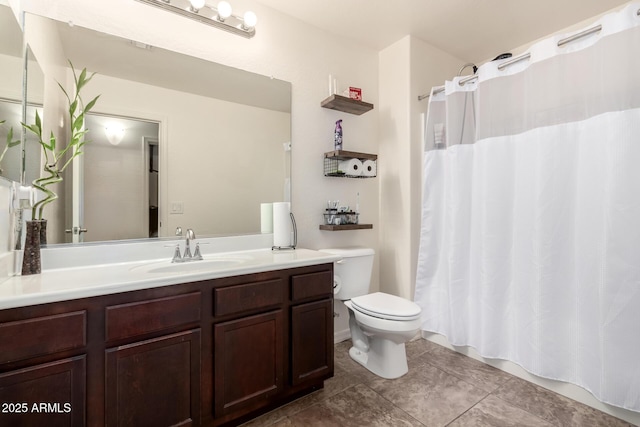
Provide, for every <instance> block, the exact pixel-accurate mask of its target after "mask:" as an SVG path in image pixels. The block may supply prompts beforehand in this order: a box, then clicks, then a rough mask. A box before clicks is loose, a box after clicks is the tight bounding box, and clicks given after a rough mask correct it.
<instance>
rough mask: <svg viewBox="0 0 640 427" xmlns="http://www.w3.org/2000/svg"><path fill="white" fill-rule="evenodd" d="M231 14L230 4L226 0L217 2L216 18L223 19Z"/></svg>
mask: <svg viewBox="0 0 640 427" xmlns="http://www.w3.org/2000/svg"><path fill="white" fill-rule="evenodd" d="M230 16H231V5H230V4H229V3H227V2H226V1H221V2H220V3H218V20H220V21H224V20H225V19H227V18H228V17H230Z"/></svg>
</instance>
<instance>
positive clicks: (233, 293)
mask: <svg viewBox="0 0 640 427" xmlns="http://www.w3.org/2000/svg"><path fill="white" fill-rule="evenodd" d="M282 301H283V284H282V280H281V279H275V280H265V281H262V282H255V283H246V284H244V285H236V286H229V287H226V288H217V289H214V291H213V313H214V316H224V315H227V314H234V313H241V312H243V311H250V310H255V309H258V308H266V307H273V306H275V305H279V304H282Z"/></svg>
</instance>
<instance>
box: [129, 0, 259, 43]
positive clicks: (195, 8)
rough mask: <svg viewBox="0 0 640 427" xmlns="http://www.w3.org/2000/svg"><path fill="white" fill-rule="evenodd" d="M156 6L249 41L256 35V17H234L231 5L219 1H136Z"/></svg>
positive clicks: (247, 13)
mask: <svg viewBox="0 0 640 427" xmlns="http://www.w3.org/2000/svg"><path fill="white" fill-rule="evenodd" d="M136 1H139V2H140V3H146V4H149V5H151V6H156V7H158V8H160V9H163V10H167V11H169V12H173V13H177V14H178V15H181V16H184V17H186V18H190V19H193V20H195V21H198V22H201V23H203V24H207V25H211V26H213V27H216V28H218V29H221V30H225V31H228V32H230V33H233V34H237V35H239V36H242V37H246V38H248V39H250V38H251V37H253V36H255V34H256V24H257V22H258V17H257V16H256V14H255V13H253V12H251V11H248V12H246V13H245V14H244V16H238V15H234V14H233V13H232V11H231V5H230V4H229V3H227V2H226V1H221V2H220V3H218V4H217V6H215V7H214V6H210V5H208V4H207V1H206V0H136Z"/></svg>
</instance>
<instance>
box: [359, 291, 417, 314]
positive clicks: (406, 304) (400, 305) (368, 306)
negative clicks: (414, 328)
mask: <svg viewBox="0 0 640 427" xmlns="http://www.w3.org/2000/svg"><path fill="white" fill-rule="evenodd" d="M351 306H352V307H353V309H354V310H357V311H359V312H361V313H363V314H367V315H369V316H373V317H378V318H380V319H387V320H400V321H409V320H415V319H419V318H420V313H421V311H422V310H421V309H420V306H418V305H417V304H416V303H414V302H412V301H409V300H407V299H404V298H401V297H398V296H395V295H390V294H386V293H384V292H374V293H372V294H368V295H362V296H359V297H354V298H351Z"/></svg>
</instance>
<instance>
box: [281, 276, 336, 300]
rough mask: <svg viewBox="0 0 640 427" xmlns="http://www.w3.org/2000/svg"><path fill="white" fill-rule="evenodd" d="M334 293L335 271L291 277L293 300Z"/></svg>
mask: <svg viewBox="0 0 640 427" xmlns="http://www.w3.org/2000/svg"><path fill="white" fill-rule="evenodd" d="M332 294H333V273H332V272H331V271H330V270H327V271H320V272H317V273H309V274H301V275H298V276H292V277H291V300H292V301H300V300H305V299H308V298H315V297H326V296H329V295H332Z"/></svg>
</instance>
